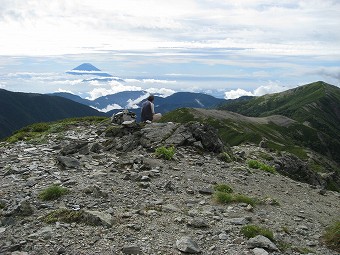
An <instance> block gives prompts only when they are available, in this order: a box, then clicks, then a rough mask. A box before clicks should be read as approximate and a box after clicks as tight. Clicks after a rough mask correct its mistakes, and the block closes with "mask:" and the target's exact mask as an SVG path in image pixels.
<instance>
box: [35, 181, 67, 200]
mask: <svg viewBox="0 0 340 255" xmlns="http://www.w3.org/2000/svg"><path fill="white" fill-rule="evenodd" d="M66 193H68V189H66V188H63V187H60V186H58V185H52V186H50V187H48V188H46V189H45V190H43V191H42V192H40V194H39V198H40V199H41V200H44V201H46V200H55V199H57V198H59V197H61V196H62V195H64V194H66Z"/></svg>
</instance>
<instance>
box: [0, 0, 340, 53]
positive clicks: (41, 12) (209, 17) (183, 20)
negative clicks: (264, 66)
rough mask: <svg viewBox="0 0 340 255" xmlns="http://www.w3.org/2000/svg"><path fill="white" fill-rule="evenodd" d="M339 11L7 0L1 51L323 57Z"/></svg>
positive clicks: (272, 5)
mask: <svg viewBox="0 0 340 255" xmlns="http://www.w3.org/2000/svg"><path fill="white" fill-rule="evenodd" d="M108 6H110V8H107V7H108ZM339 11H340V3H339V2H337V1H330V0H323V1H321V0H319V1H317V0H315V1H301V2H298V3H297V4H295V3H294V4H292V2H291V1H280V3H278V2H277V1H268V0H261V1H241V2H240V1H237V2H235V1H223V2H222V3H221V1H194V0H188V1H185V2H183V1H179V0H174V1H171V3H170V2H169V3H167V2H164V1H163V2H162V3H160V2H159V1H155V0H148V1H143V2H142V4H141V2H140V1H136V0H132V1H119V2H114V3H113V2H112V1H108V0H105V1H104V0H99V1H95V2H94V1H90V0H87V1H80V0H73V1H66V0H59V1H54V2H46V1H43V0H34V1H33V0H28V1H21V2H20V1H19V2H18V1H12V0H3V1H2V8H1V11H0V20H2V22H1V25H0V31H1V32H2V35H3V36H2V40H1V41H2V42H0V55H1V54H5V55H20V54H28V55H30V54H31V55H35V54H36V55H48V54H52V55H54V54H56V55H58V54H66V53H87V52H98V51H100V50H112V49H121V50H122V49H130V50H131V49H152V48H153V49H155V48H162V47H187V48H213V47H226V46H230V47H233V46H234V45H235V44H236V45H241V47H244V48H250V49H252V51H254V52H257V53H264V52H265V53H267V54H298V53H299V52H301V50H303V49H306V50H305V51H304V52H305V53H306V52H307V53H309V54H321V52H320V51H324V50H326V51H325V52H326V53H328V52H330V50H329V51H328V50H327V49H332V50H333V52H334V50H337V51H338V50H339V46H338V45H339V40H340V35H339V34H338V33H334V31H336V30H337V27H338V24H339V19H340V18H339V15H338V13H339ZM98 17H100V19H99V18H98ZM89 33H90V34H91V35H92V36H91V37H89V36H88V34H89ZM38 45H39V46H38ZM298 45H301V46H298ZM37 46H38V47H37ZM313 47H315V48H313ZM305 53H304V54H305ZM329 54H330V53H329Z"/></svg>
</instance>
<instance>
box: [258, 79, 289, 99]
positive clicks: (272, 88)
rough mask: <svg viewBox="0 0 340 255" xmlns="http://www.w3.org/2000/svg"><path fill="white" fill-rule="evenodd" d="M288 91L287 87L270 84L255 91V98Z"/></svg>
mask: <svg viewBox="0 0 340 255" xmlns="http://www.w3.org/2000/svg"><path fill="white" fill-rule="evenodd" d="M285 90H287V87H285V86H282V85H280V84H278V83H275V82H270V83H269V84H267V85H262V86H260V87H258V88H257V89H255V90H254V95H255V96H263V95H265V94H272V93H278V92H282V91H285Z"/></svg>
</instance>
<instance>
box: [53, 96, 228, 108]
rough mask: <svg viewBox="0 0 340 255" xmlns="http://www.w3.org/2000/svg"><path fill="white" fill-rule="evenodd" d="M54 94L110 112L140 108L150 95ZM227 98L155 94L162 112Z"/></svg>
mask: <svg viewBox="0 0 340 255" xmlns="http://www.w3.org/2000/svg"><path fill="white" fill-rule="evenodd" d="M52 95H55V96H61V97H64V98H67V99H70V100H73V101H75V102H78V103H82V104H85V105H87V106H91V107H93V108H96V109H98V110H103V109H107V111H108V110H110V108H111V109H114V110H113V111H112V110H111V111H108V113H109V114H111V113H112V112H115V111H117V110H120V109H136V108H140V107H141V104H142V102H143V101H144V100H145V99H146V98H147V97H148V95H149V93H147V92H146V91H124V92H119V93H116V94H112V95H107V96H102V97H99V98H97V99H95V100H87V99H83V98H81V97H79V96H76V95H73V94H70V93H65V92H62V93H60V92H58V93H53V94H52ZM226 102H227V101H226V100H225V99H220V98H215V97H213V96H210V95H206V94H202V93H192V92H177V93H174V94H172V95H171V96H168V97H165V98H164V97H160V96H155V102H154V103H155V108H156V110H157V111H158V112H160V113H165V112H169V111H172V110H174V109H177V108H180V107H194V108H212V107H217V106H218V105H220V104H223V103H226Z"/></svg>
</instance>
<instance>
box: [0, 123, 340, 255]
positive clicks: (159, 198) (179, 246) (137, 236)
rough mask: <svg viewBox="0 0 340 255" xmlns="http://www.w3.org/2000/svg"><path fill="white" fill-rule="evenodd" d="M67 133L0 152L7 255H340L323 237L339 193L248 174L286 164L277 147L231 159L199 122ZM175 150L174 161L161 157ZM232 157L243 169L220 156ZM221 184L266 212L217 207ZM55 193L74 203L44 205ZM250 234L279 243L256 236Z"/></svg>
mask: <svg viewBox="0 0 340 255" xmlns="http://www.w3.org/2000/svg"><path fill="white" fill-rule="evenodd" d="M99 129H100V131H98V130H99ZM62 132H63V133H60V134H56V133H52V134H49V135H48V137H46V139H45V140H44V141H46V142H44V143H30V142H24V141H21V142H18V143H16V144H7V143H0V187H1V188H0V254H4V255H15V254H104V255H106V254H110V255H113V254H120V255H121V254H190V253H191V254H209V255H219V254H244V255H246V254H249V255H251V254H275V255H280V254H296V255H297V254H300V253H299V251H301V250H309V251H310V252H311V253H315V254H323V255H335V254H337V252H335V251H332V250H330V249H328V248H327V247H326V246H325V245H324V243H323V242H322V240H321V239H320V237H321V235H322V234H323V231H324V229H325V228H326V226H327V225H328V224H329V222H331V221H332V220H333V219H336V218H337V217H338V212H339V206H340V204H339V201H340V199H339V198H340V196H339V193H337V192H332V191H325V190H324V191H323V192H322V194H321V192H320V189H319V188H317V189H315V187H312V186H311V185H309V184H306V183H300V182H297V181H294V180H292V179H290V178H288V177H286V176H283V175H280V174H270V173H267V172H263V171H260V170H257V169H251V168H249V167H248V165H247V163H246V162H247V160H248V159H258V160H259V159H260V156H259V155H263V154H264V153H267V154H268V155H267V156H268V157H267V158H269V156H271V157H272V158H273V159H272V162H274V160H276V159H277V157H276V156H275V153H271V152H270V151H266V148H259V147H258V146H255V145H250V144H245V145H240V146H237V147H232V148H228V146H227V145H223V144H222V143H221V141H220V140H219V138H218V135H217V133H216V132H215V131H214V130H213V129H211V128H210V127H207V126H204V125H199V124H197V123H190V124H187V125H180V124H175V123H153V124H146V125H139V124H138V125H136V126H134V127H122V126H107V127H104V128H103V127H99V126H96V125H84V126H74V127H73V126H72V127H70V128H69V129H68V130H65V131H62ZM170 145H174V146H175V155H174V157H173V159H171V160H165V159H162V158H159V157H157V155H156V154H155V152H154V150H155V149H156V148H157V147H158V146H170ZM225 150H228V152H229V150H231V151H233V152H234V155H235V157H236V158H237V160H233V161H230V162H226V161H224V160H222V159H221V157H218V155H219V154H220V152H221V151H225ZM278 162H281V164H282V166H285V167H287V166H292V167H293V166H294V164H293V163H291V164H288V163H286V161H284V159H282V158H280V160H278ZM297 166H298V165H297ZM216 184H228V185H229V186H231V187H232V190H233V191H234V193H235V196H236V195H237V196H244V197H250V198H255V199H256V200H257V201H261V202H259V203H257V204H255V205H253V206H250V205H248V204H247V203H246V202H242V203H229V204H220V203H217V201H216V198H215V194H216V193H215V185H216ZM52 185H57V186H61V187H63V188H66V189H67V190H68V192H67V193H65V194H64V195H62V196H61V197H59V198H57V199H55V200H47V201H44V200H42V199H41V197H40V196H39V194H40V193H41V192H42V191H44V190H45V189H46V188H47V187H50V186H52ZM249 224H252V225H257V226H261V227H264V228H267V229H270V230H271V231H272V232H273V233H274V240H272V241H271V240H268V239H266V238H265V237H262V236H259V237H255V238H254V239H249V238H247V237H245V236H244V235H243V234H241V230H242V228H243V227H245V226H247V225H249Z"/></svg>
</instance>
